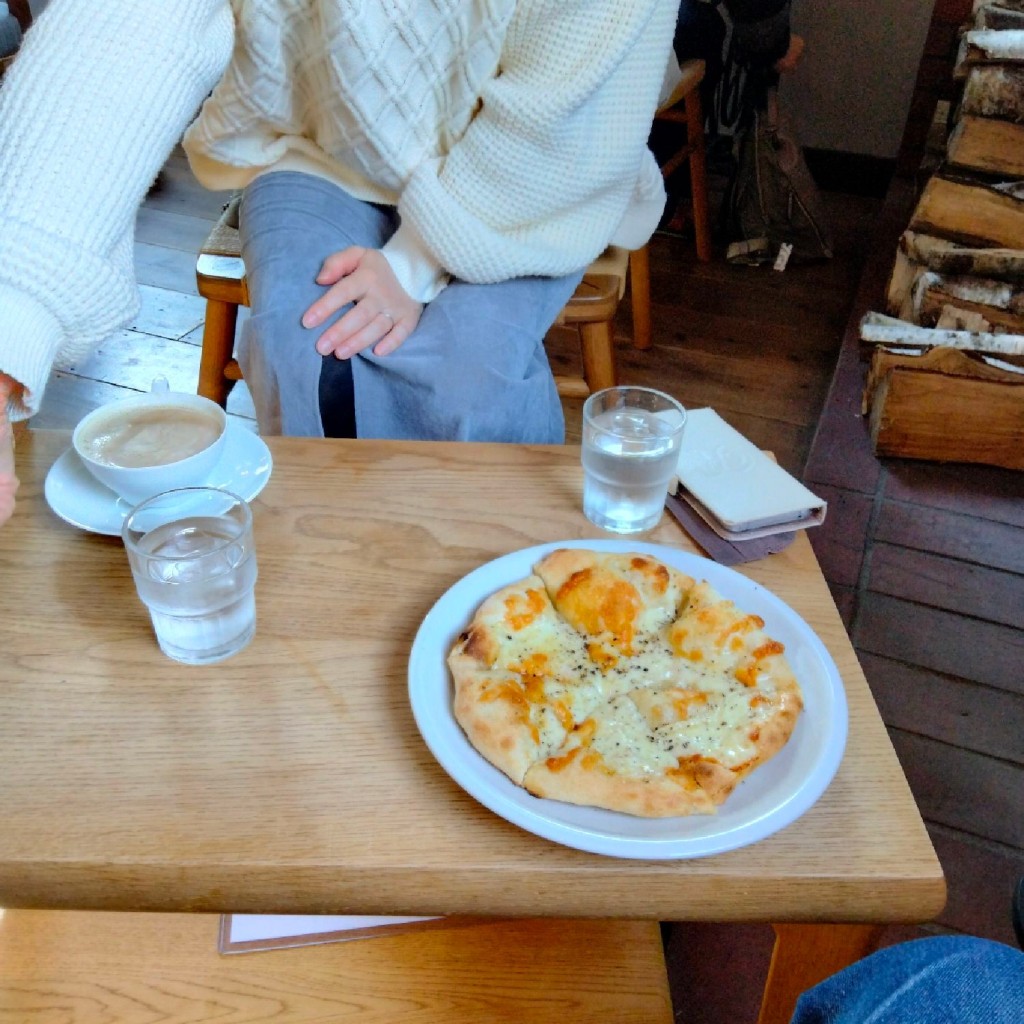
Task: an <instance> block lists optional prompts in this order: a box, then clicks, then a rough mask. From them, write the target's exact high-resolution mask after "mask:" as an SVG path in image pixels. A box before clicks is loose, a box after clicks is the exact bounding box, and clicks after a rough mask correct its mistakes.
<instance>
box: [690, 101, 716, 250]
mask: <svg viewBox="0 0 1024 1024" xmlns="http://www.w3.org/2000/svg"><path fill="white" fill-rule="evenodd" d="M685 107H686V141H687V143H688V144H689V147H690V193H691V195H692V197H693V230H694V234H695V236H696V241H697V259H699V260H700V261H701V262H702V263H708V262H710V260H711V223H710V220H709V217H708V173H707V163H706V160H705V156H704V114H703V112H702V111H701V105H700V89H691V90H690V91H689V92H688V93H687V94H686V100H685Z"/></svg>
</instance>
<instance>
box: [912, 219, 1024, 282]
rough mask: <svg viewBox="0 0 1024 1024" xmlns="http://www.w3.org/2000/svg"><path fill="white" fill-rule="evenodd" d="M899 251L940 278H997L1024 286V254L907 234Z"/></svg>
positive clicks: (914, 233) (913, 233) (1012, 250)
mask: <svg viewBox="0 0 1024 1024" xmlns="http://www.w3.org/2000/svg"><path fill="white" fill-rule="evenodd" d="M899 251H900V252H902V253H903V254H904V256H905V257H906V258H907V259H908V260H910V261H912V262H914V263H919V264H921V266H923V267H927V268H928V269H929V270H934V271H935V272H936V273H939V274H949V275H953V276H975V277H988V278H996V279H997V280H1000V281H1016V282H1024V250H1021V249H998V248H992V249H985V248H981V249H979V248H975V247H971V246H965V245H958V244H957V243H956V242H951V241H949V239H948V238H937V237H936V236H935V235H927V234H921V233H920V232H916V231H904V232H903V235H902V236H901V237H900V244H899Z"/></svg>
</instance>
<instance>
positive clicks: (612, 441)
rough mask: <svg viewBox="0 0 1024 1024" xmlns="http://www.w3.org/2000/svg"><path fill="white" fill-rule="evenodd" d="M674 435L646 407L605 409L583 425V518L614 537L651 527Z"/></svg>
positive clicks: (674, 449)
mask: <svg viewBox="0 0 1024 1024" xmlns="http://www.w3.org/2000/svg"><path fill="white" fill-rule="evenodd" d="M677 434H678V428H677V427H675V426H673V425H672V424H671V423H670V422H666V420H665V418H664V417H663V416H662V415H659V414H658V413H657V412H651V411H649V410H647V409H635V408H628V407H626V408H617V409H608V410H606V411H605V412H602V413H599V414H598V415H596V416H594V417H593V419H592V420H591V422H590V423H587V424H585V425H584V433H583V471H584V484H583V511H584V514H585V515H586V517H587V518H588V519H589V520H590V521H591V522H593V523H596V524H597V525H598V526H601V527H603V528H604V529H606V530H612V531H614V532H615V533H636V532H638V531H640V530H649V529H651V528H652V527H653V526H655V525H656V524H657V522H658V520H659V519H660V518H661V512H662V509H663V507H664V505H665V492H666V489H667V485H668V481H669V479H670V478H671V476H672V473H673V471H674V470H675V465H676V461H677V459H678V452H679V445H678V440H677V436H676V435H677Z"/></svg>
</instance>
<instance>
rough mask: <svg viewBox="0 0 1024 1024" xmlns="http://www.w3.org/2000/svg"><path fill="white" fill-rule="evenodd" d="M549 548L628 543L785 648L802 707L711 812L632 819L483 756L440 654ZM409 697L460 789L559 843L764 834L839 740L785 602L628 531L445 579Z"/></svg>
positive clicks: (797, 808) (519, 554)
mask: <svg viewBox="0 0 1024 1024" xmlns="http://www.w3.org/2000/svg"><path fill="white" fill-rule="evenodd" d="M555 548H591V549H594V550H597V551H637V552H641V553H646V554H650V555H654V556H655V557H657V558H659V559H661V560H662V561H663V562H665V563H666V564H668V565H672V566H674V567H675V568H677V569H679V570H681V571H682V572H684V573H687V574H688V575H690V576H693V577H695V578H696V579H706V580H707V581H708V582H709V583H710V584H711V585H712V586H713V587H714V588H715V589H716V590H717V591H718V592H719V593H720V594H722V595H723V596H724V597H728V598H731V599H732V600H733V601H735V602H736V604H737V606H738V607H739V608H741V609H742V610H743V611H745V612H752V613H755V614H757V615H760V616H761V617H762V618H763V619H764V621H765V631H766V632H767V633H768V634H769V635H770V636H772V637H773V638H774V639H776V640H780V641H782V643H783V644H785V646H786V657H787V659H788V660H789V663H790V666H791V667H792V669H793V671H794V673H795V674H796V677H797V680H798V681H799V683H800V687H801V689H802V690H803V697H804V712H803V714H802V715H801V716H800V718H799V720H798V721H797V725H796V728H795V729H794V730H793V735H792V736H791V737H790V740H789V742H788V743H787V744H786V746H785V747H784V748H783V749H782V751H781V752H780V753H779V754H777V755H776V756H775V757H773V758H772V759H771V760H770V761H768V762H767V763H766V764H764V765H762V766H761V767H760V768H758V769H757V770H756V771H754V772H752V773H751V775H750V776H749V777H748V778H746V779H744V780H743V782H741V783H740V784H739V785H738V786H737V787H736V789H735V790H734V791H733V793H732V795H731V796H730V797H729V799H728V800H727V801H726V802H725V804H724V805H723V806H722V807H721V808H720V809H719V811H718V813H717V814H715V815H695V816H691V817H677V818H637V817H633V816H632V815H629V814H622V813H619V812H617V811H606V810H602V809H600V808H596V807H577V806H574V805H572V804H566V803H562V802H561V801H557V800H547V799H541V798H538V797H535V796H532V795H531V794H530V793H528V792H527V791H526V790H525V789H523V788H522V787H520V786H517V785H515V783H513V782H512V781H511V780H510V779H508V778H507V777H506V776H505V775H504V774H503V773H502V772H500V771H498V769H497V768H495V767H493V765H491V764H490V763H489V762H488V761H486V760H485V759H484V758H483V757H482V756H481V755H480V754H478V753H477V751H476V750H475V749H474V747H473V746H472V745H471V744H470V742H469V740H468V739H467V738H466V735H465V733H464V732H463V731H462V729H461V727H460V726H459V724H458V722H456V720H455V716H454V714H453V712H452V699H453V689H452V683H451V677H450V674H449V671H448V665H447V657H448V652H449V651H450V650H451V647H452V645H453V644H454V643H455V640H456V637H457V636H458V635H459V633H460V632H462V631H463V630H464V629H465V628H466V627H467V626H468V625H469V622H470V620H471V619H472V617H473V614H474V612H475V611H476V609H477V607H478V606H479V605H480V603H481V602H482V601H483V600H484V598H486V597H488V596H489V595H490V594H492V593H493V592H494V591H495V590H498V589H499V588H500V587H503V586H506V585H507V584H509V583H514V582H516V581H517V580H521V579H523V578H525V577H526V576H528V575H530V573H531V572H532V571H533V566H534V565H535V564H536V563H537V562H538V561H540V559H541V558H543V557H544V555H546V554H547V553H548V552H550V551H553V550H554V549H555ZM409 697H410V701H411V703H412V711H413V715H414V716H415V719H416V724H417V726H418V727H419V730H420V733H421V734H422V736H423V739H424V741H425V742H426V744H427V746H428V747H429V748H430V751H431V753H432V754H433V755H434V757H435V758H437V760H438V762H439V763H440V765H441V767H442V768H444V770H445V771H446V772H447V773H448V774H449V775H450V776H451V777H452V779H454V780H455V782H457V783H458V784H459V785H460V786H461V787H462V788H463V789H464V790H465V791H466V792H467V793H469V794H470V795H471V796H473V797H474V798H475V799H477V800H478V801H480V803H482V804H483V805H484V806H485V807H488V808H489V809H490V810H492V811H494V813H495V814H498V815H500V816H501V817H503V818H505V819H506V820H507V821H510V822H512V823H513V824H515V825H518V826H520V827H521V828H524V829H526V830H527V831H528V832H533V833H534V834H535V835H538V836H542V837H543V838H545V839H550V840H552V841H554V842H556V843H561V844H562V845H564V846H571V847H573V848H575V849H577V850H585V851H588V852H590V853H600V854H605V855H607V856H612V857H631V858H636V859H643V860H661V859H673V860H675V859H684V858H692V857H706V856H708V855H710V854H714V853H722V852H724V851H726V850H734V849H736V848H738V847H740V846H746V845H748V844H750V843H754V842H757V841H758V840H760V839H764V838H765V837H766V836H769V835H771V834H772V833H774V832H777V831H778V830H779V829H781V828H785V826H787V825H789V824H791V823H792V822H794V821H796V819H797V818H799V817H800V815H802V814H804V813H805V812H806V811H807V810H808V809H809V808H811V807H812V806H813V805H814V803H815V802H816V801H817V800H818V798H819V797H820V796H821V795H822V793H824V792H825V790H826V788H827V787H828V785H829V783H830V782H831V781H832V778H833V776H834V775H835V773H836V770H837V769H838V767H839V762H840V761H841V760H842V757H843V750H844V748H845V745H846V728H847V708H846V691H845V690H844V688H843V683H842V679H841V678H840V676H839V671H838V669H837V668H836V666H835V662H833V660H832V658H831V656H830V655H829V653H828V651H827V650H826V649H825V646H824V644H822V642H821V641H820V640H819V639H818V637H817V636H816V635H815V633H814V631H813V630H812V629H811V628H810V626H808V625H807V623H806V622H804V620H803V619H802V618H800V616H799V615H797V614H796V612H794V611H793V609H792V608H790V607H789V606H788V605H787V604H785V603H784V602H783V601H781V600H779V598H777V597H776V596H775V595H774V594H772V593H771V592H770V591H768V590H765V588H764V587H762V586H760V585H759V584H757V583H754V582H753V581H752V580H749V579H748V578H747V577H746V576H741V575H740V574H739V573H737V572H734V571H733V570H732V569H729V568H726V567H725V566H722V565H719V564H718V563H717V562H712V561H709V560H708V559H706V558H699V557H698V556H697V555H691V554H689V553H688V552H685V551H677V550H675V549H673V548H667V547H662V546H660V545H657V544H645V543H643V542H640V541H625V540H570V541H560V542H558V543H554V544H542V545H540V546H538V547H533V548H526V549H525V550H523V551H516V552H513V553H512V554H509V555H505V556H504V557H502V558H498V559H496V560H495V561H493V562H488V563H487V564H486V565H482V566H480V568H478V569H475V570H474V571H473V572H471V573H469V574H468V575H467V576H465V577H463V578H462V579H461V580H459V582H458V583H456V584H455V585H454V586H452V587H451V588H450V589H449V590H448V591H447V593H445V594H444V596H443V597H442V598H441V599H440V600H439V601H438V602H437V603H436V604H435V605H434V607H433V608H432V609H431V610H430V612H429V613H428V614H427V616H426V618H425V619H424V620H423V623H422V624H421V625H420V628H419V630H418V632H417V634H416V639H415V641H414V643H413V646H412V652H411V654H410V656H409Z"/></svg>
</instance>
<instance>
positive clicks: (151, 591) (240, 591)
mask: <svg viewBox="0 0 1024 1024" xmlns="http://www.w3.org/2000/svg"><path fill="white" fill-rule="evenodd" d="M121 535H122V537H123V538H124V546H125V548H126V550H127V551H128V560H129V562H130V563H131V567H132V576H133V577H134V579H135V587H136V589H137V590H138V593H139V597H140V598H141V599H142V602H143V604H145V605H146V607H147V608H148V609H149V615H150V618H151V619H152V620H153V629H154V631H155V632H156V639H157V642H158V643H159V644H160V649H161V650H162V651H163V652H164V654H166V655H167V656H168V657H170V658H174V660H175V661H182V662H185V663H186V664H188V665H205V664H208V663H210V662H215V661H222V660H223V659H224V658H228V657H230V656H231V655H232V654H235V653H237V652H238V651H240V650H241V649H242V648H243V647H245V645H246V644H248V643H249V641H250V640H251V639H252V637H253V633H254V632H255V630H256V597H255V592H254V590H255V585H256V549H255V547H254V545H253V536H252V511H251V509H250V508H249V506H248V505H247V504H246V502H245V501H243V499H242V498H240V497H238V495H236V494H231V493H230V492H228V491H223V490H220V489H218V488H215V487H184V488H181V489H178V490H173V491H165V492H164V493H162V494H158V495H156V496H155V497H152V498H150V499H148V500H147V501H144V502H142V503H141V504H140V505H136V506H135V508H133V509H132V511H131V512H130V513H129V514H128V515H127V516H126V517H125V520H124V525H123V526H122V529H121Z"/></svg>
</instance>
